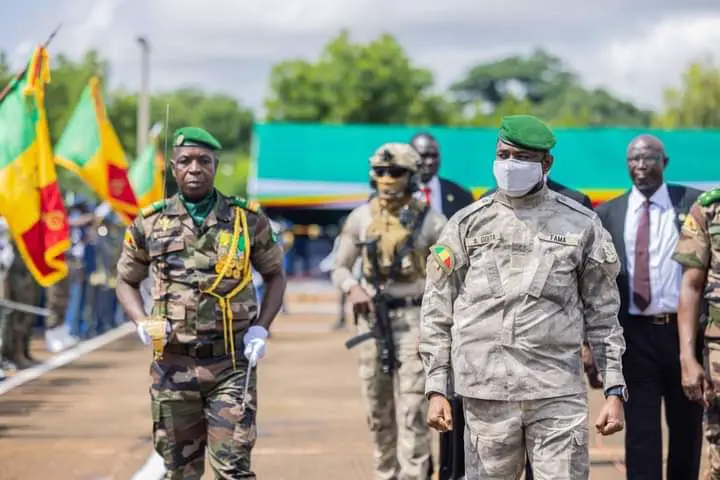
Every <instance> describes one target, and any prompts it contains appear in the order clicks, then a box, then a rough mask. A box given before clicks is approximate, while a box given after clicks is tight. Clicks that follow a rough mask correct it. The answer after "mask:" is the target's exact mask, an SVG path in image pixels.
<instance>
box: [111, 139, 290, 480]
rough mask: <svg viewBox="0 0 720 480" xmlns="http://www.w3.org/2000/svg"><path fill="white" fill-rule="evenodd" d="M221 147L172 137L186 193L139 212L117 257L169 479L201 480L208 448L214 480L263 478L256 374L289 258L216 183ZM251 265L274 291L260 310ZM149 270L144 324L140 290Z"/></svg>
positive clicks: (247, 208) (266, 227)
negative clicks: (149, 351) (147, 355)
mask: <svg viewBox="0 0 720 480" xmlns="http://www.w3.org/2000/svg"><path fill="white" fill-rule="evenodd" d="M220 149H221V145H220V143H219V142H218V141H217V140H216V139H215V138H214V137H213V136H212V135H210V134H209V133H208V132H206V131H205V130H202V129H200V128H194V127H185V128H181V129H179V130H178V131H176V132H175V135H174V148H173V152H172V161H171V167H172V173H173V176H174V177H175V180H176V182H177V185H178V189H179V193H178V194H176V195H173V196H172V197H170V198H168V199H166V200H162V201H160V202H156V203H155V204H153V205H151V206H149V207H147V208H145V209H144V210H143V211H142V212H141V215H140V216H139V217H138V218H137V219H136V220H135V221H134V222H133V223H132V224H131V225H130V226H129V227H128V229H127V232H126V234H125V240H124V245H123V250H122V253H121V255H120V260H119V261H118V268H117V277H118V278H117V295H118V298H119V300H120V303H121V304H122V306H123V308H124V309H125V311H126V312H127V314H128V317H129V318H130V320H132V321H133V322H135V324H137V328H138V333H139V335H140V337H141V339H142V340H143V342H144V343H146V344H148V343H152V345H153V350H154V352H155V359H154V361H153V363H152V366H151V369H150V373H151V377H152V387H151V396H152V421H153V441H154V444H155V450H156V451H157V452H158V454H160V456H162V457H163V459H164V460H165V468H166V469H167V473H166V474H165V477H164V478H165V479H166V480H170V479H172V480H175V479H177V480H180V479H183V480H190V479H194V480H200V478H201V477H202V475H203V472H204V469H205V451H206V447H207V452H208V454H209V457H210V465H211V467H212V470H213V472H214V474H215V478H216V479H223V480H231V479H232V480H235V479H238V478H246V479H253V478H256V477H255V474H254V473H253V472H252V469H251V467H250V453H251V451H252V448H253V446H254V445H255V439H256V435H257V434H256V427H255V417H256V410H257V408H256V405H257V403H256V398H257V397H256V382H257V374H256V373H255V372H257V370H256V369H253V368H252V367H255V365H256V363H257V362H258V360H260V359H261V358H262V357H263V355H264V353H265V341H266V339H267V336H268V328H269V327H270V324H271V323H272V321H273V319H274V318H275V316H276V314H277V313H278V310H279V309H280V306H281V304H282V299H283V294H284V292H285V285H286V282H285V276H284V273H283V268H282V260H283V259H282V256H283V252H282V248H281V247H280V246H279V244H278V242H277V239H276V237H275V235H274V234H273V232H272V229H271V228H270V223H269V220H268V218H267V216H265V214H264V213H262V211H260V209H259V207H258V205H257V204H255V203H254V202H247V201H245V200H244V199H241V198H233V197H227V196H225V195H223V194H222V193H220V192H219V191H217V190H216V189H215V188H214V187H213V182H214V179H215V174H216V172H217V166H218V158H217V151H218V150H220ZM253 268H254V269H255V270H257V271H258V272H259V273H260V274H261V275H262V277H263V280H264V283H265V295H264V297H263V299H262V305H261V306H260V308H258V302H257V300H256V297H255V289H254V287H253V284H252V281H251V280H252V269H253ZM150 273H151V279H152V283H153V284H152V297H153V310H152V315H151V316H150V317H147V316H146V314H145V309H144V307H143V300H142V297H141V295H140V291H139V287H140V282H141V281H143V280H144V279H145V278H146V277H147V276H148V274H150ZM236 346H238V347H239V348H240V349H243V350H242V351H244V355H237V354H236ZM253 373H254V374H253ZM248 375H249V377H248ZM246 378H248V379H249V380H250V381H249V384H248V383H246Z"/></svg>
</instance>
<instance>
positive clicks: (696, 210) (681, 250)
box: [672, 202, 711, 270]
mask: <svg viewBox="0 0 720 480" xmlns="http://www.w3.org/2000/svg"><path fill="white" fill-rule="evenodd" d="M710 245H711V244H710V233H709V231H708V224H707V217H706V215H705V211H704V209H703V207H702V206H701V205H700V204H699V203H697V202H695V203H694V204H693V206H692V208H691V209H690V212H689V213H688V216H687V217H685V222H684V223H683V226H682V229H681V231H680V240H678V243H677V245H676V246H675V253H674V254H673V257H672V258H673V260H675V261H676V262H678V263H679V264H681V265H682V266H683V267H685V268H700V269H703V270H705V269H707V268H708V266H709V265H710V253H711V247H710Z"/></svg>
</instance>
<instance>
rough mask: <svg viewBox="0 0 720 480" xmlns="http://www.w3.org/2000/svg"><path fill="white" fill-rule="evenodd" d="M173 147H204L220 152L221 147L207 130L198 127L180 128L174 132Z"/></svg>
mask: <svg viewBox="0 0 720 480" xmlns="http://www.w3.org/2000/svg"><path fill="white" fill-rule="evenodd" d="M173 145H175V146H176V147H206V148H209V149H210V150H220V149H222V145H220V142H218V141H217V139H216V138H215V137H213V136H212V135H210V133H209V132H208V131H207V130H204V129H202V128H198V127H182V128H178V129H177V130H175V134H174V135H173Z"/></svg>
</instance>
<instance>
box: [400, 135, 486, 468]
mask: <svg viewBox="0 0 720 480" xmlns="http://www.w3.org/2000/svg"><path fill="white" fill-rule="evenodd" d="M410 145H412V146H413V148H414V149H415V150H416V151H417V152H418V154H419V155H420V158H421V163H420V169H419V170H420V182H421V183H420V189H419V190H418V192H417V195H418V198H420V199H421V200H424V201H425V202H426V203H428V205H430V208H432V209H434V210H437V211H439V212H441V213H442V214H443V215H445V216H446V217H447V218H450V217H452V216H453V215H455V213H456V212H457V211H458V210H461V209H463V208H465V207H466V206H468V205H470V204H471V203H473V201H474V198H473V195H472V193H471V192H470V190H467V189H466V188H463V187H461V186H460V185H458V184H457V183H455V182H453V181H451V180H448V179H446V178H441V177H439V176H438V170H440V148H439V145H438V142H437V140H435V138H434V137H433V136H432V135H430V134H429V133H424V132H423V133H418V134H416V135H415V136H413V137H412V138H411V139H410ZM451 391H452V390H451ZM450 406H451V408H452V418H453V430H452V431H450V432H445V433H441V434H440V465H439V479H440V480H455V479H460V478H464V476H465V449H464V448H465V447H464V443H463V432H464V431H465V418H464V417H463V410H462V400H461V399H460V398H459V397H457V396H455V395H453V396H452V398H450Z"/></svg>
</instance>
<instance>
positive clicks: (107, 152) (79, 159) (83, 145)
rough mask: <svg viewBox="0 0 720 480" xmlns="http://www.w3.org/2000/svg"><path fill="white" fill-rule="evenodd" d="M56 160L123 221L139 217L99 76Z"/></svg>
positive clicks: (79, 107)
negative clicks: (106, 108)
mask: <svg viewBox="0 0 720 480" xmlns="http://www.w3.org/2000/svg"><path fill="white" fill-rule="evenodd" d="M55 161H56V162H57V164H58V165H60V166H62V167H65V168H67V169H68V170H70V171H71V172H73V173H75V174H76V175H78V176H79V177H80V178H82V179H83V181H84V182H85V183H87V184H88V185H89V186H90V187H91V188H92V189H93V190H94V191H95V193H96V194H97V195H98V196H99V197H100V198H101V199H102V200H103V201H105V202H107V203H108V204H109V205H110V207H112V209H113V210H114V211H115V212H116V213H117V214H118V215H119V216H120V218H121V219H122V220H123V222H125V223H126V224H129V223H130V222H132V221H133V219H134V218H135V217H136V216H137V213H138V205H137V200H136V199H135V193H134V192H133V189H132V187H131V186H130V181H129V180H128V164H127V161H126V160H125V151H124V150H123V147H122V145H121V144H120V140H119V139H118V136H117V133H115V129H114V128H113V126H112V124H111V123H110V119H109V118H108V116H107V112H106V111H105V104H104V103H103V100H102V96H101V95H100V86H99V81H98V78H97V77H93V78H91V79H90V83H89V84H88V86H87V87H86V88H85V90H84V91H83V93H82V96H81V97H80V101H79V102H78V104H77V106H76V107H75V111H74V112H73V114H72V116H71V117H70V121H69V122H68V125H67V127H65V131H64V132H63V135H62V138H60V141H59V142H58V144H57V146H56V147H55Z"/></svg>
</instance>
